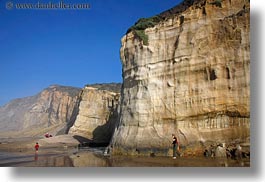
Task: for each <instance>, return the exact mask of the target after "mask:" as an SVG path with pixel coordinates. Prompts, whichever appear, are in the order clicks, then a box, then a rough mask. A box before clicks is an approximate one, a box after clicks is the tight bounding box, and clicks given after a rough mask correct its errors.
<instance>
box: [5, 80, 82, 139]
mask: <svg viewBox="0 0 265 182" xmlns="http://www.w3.org/2000/svg"><path fill="white" fill-rule="evenodd" d="M80 91H81V89H79V88H75V87H65V86H58V85H55V86H50V87H48V88H47V89H45V90H43V91H42V92H40V93H39V94H38V95H36V96H32V97H27V98H22V99H16V100H13V101H12V102H10V103H8V104H7V105H5V106H3V107H1V108H0V131H1V134H3V136H5V137H8V136H9V135H10V136H16V134H19V136H20V137H22V136H23V137H24V136H42V135H43V134H44V133H43V132H51V133H52V134H53V135H55V134H57V132H59V131H61V132H62V133H64V132H65V131H66V130H67V125H68V124H69V123H70V122H73V121H74V120H75V118H74V117H75V115H76V114H75V112H76V110H77V109H78V103H79V93H80Z"/></svg>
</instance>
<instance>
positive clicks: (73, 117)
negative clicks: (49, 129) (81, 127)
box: [57, 90, 84, 135]
mask: <svg viewBox="0 0 265 182" xmlns="http://www.w3.org/2000/svg"><path fill="white" fill-rule="evenodd" d="M83 92H84V91H83V90H81V91H80V93H79V95H78V96H77V99H76V102H75V106H74V108H73V112H72V114H71V117H70V120H69V121H67V125H66V128H63V129H62V130H61V131H59V132H58V133H57V134H58V135H60V134H68V133H69V130H70V128H71V127H72V126H73V125H74V124H75V121H76V118H77V116H78V114H79V106H80V103H81V101H82V96H83Z"/></svg>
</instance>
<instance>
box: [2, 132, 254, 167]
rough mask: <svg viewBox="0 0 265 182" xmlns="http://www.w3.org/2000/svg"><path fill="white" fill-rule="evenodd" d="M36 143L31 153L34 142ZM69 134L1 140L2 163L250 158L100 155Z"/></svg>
mask: <svg viewBox="0 0 265 182" xmlns="http://www.w3.org/2000/svg"><path fill="white" fill-rule="evenodd" d="M36 141H39V143H40V150H39V152H38V153H35V150H34V144H35V142H36ZM77 146H78V141H76V140H73V138H72V137H71V136H60V137H54V138H52V139H39V138H34V139H32V138H26V139H25V138H24V139H20V140H15V139H13V140H8V141H4V140H1V144H0V166H2V167H249V166H250V159H241V160H233V159H227V158H211V157H209V158H205V157H179V158H177V159H175V160H174V159H172V157H159V156H156V157H150V156H108V157H106V156H104V155H103V153H104V148H78V147H77Z"/></svg>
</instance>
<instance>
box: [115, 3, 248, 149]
mask: <svg viewBox="0 0 265 182" xmlns="http://www.w3.org/2000/svg"><path fill="white" fill-rule="evenodd" d="M192 2H193V1H185V2H184V3H182V5H181V6H179V7H175V8H174V9H171V10H170V11H169V12H165V13H162V14H161V15H162V16H161V17H162V18H163V20H161V21H159V23H157V24H156V25H155V26H154V27H151V28H147V29H145V30H144V31H143V32H142V34H140V33H141V32H140V33H139V32H138V33H137V31H135V32H134V31H129V32H128V33H127V34H126V35H125V36H124V37H123V38H122V47H121V59H122V64H123V81H124V83H123V89H122V93H121V106H120V121H119V125H118V127H117V129H116V131H115V134H114V137H113V140H112V144H113V147H114V148H113V152H114V153H120V152H121V153H128V154H139V153H142V152H143V153H146V152H147V153H148V152H149V153H150V151H152V152H163V153H164V154H168V149H169V148H170V144H171V134H172V133H175V134H176V135H177V136H178V138H179V140H180V143H181V145H183V146H185V147H188V146H192V145H193V144H204V143H206V142H231V141H234V140H240V141H243V140H245V139H247V138H248V137H249V135H250V133H249V132H250V131H249V125H250V109H249V104H250V40H249V28H250V11H249V6H250V5H249V1H248V0H223V1H219V0H215V1H210V0H196V1H194V3H192ZM174 10H175V11H174ZM172 12H173V14H172ZM161 17H160V18H161ZM136 26H137V25H136ZM138 27H139V26H138ZM146 39H147V40H146Z"/></svg>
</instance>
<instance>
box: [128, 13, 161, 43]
mask: <svg viewBox="0 0 265 182" xmlns="http://www.w3.org/2000/svg"><path fill="white" fill-rule="evenodd" d="M161 20H162V18H161V17H159V16H153V17H150V18H141V19H139V20H138V21H137V22H136V23H135V24H134V25H133V26H132V27H131V28H129V29H128V31H127V33H129V32H133V33H134V34H135V35H136V36H137V38H139V39H140V40H142V41H143V44H144V45H148V36H147V35H146V34H145V32H144V30H145V29H147V28H151V27H154V26H155V25H157V24H158V23H159V22H160V21H161Z"/></svg>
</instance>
